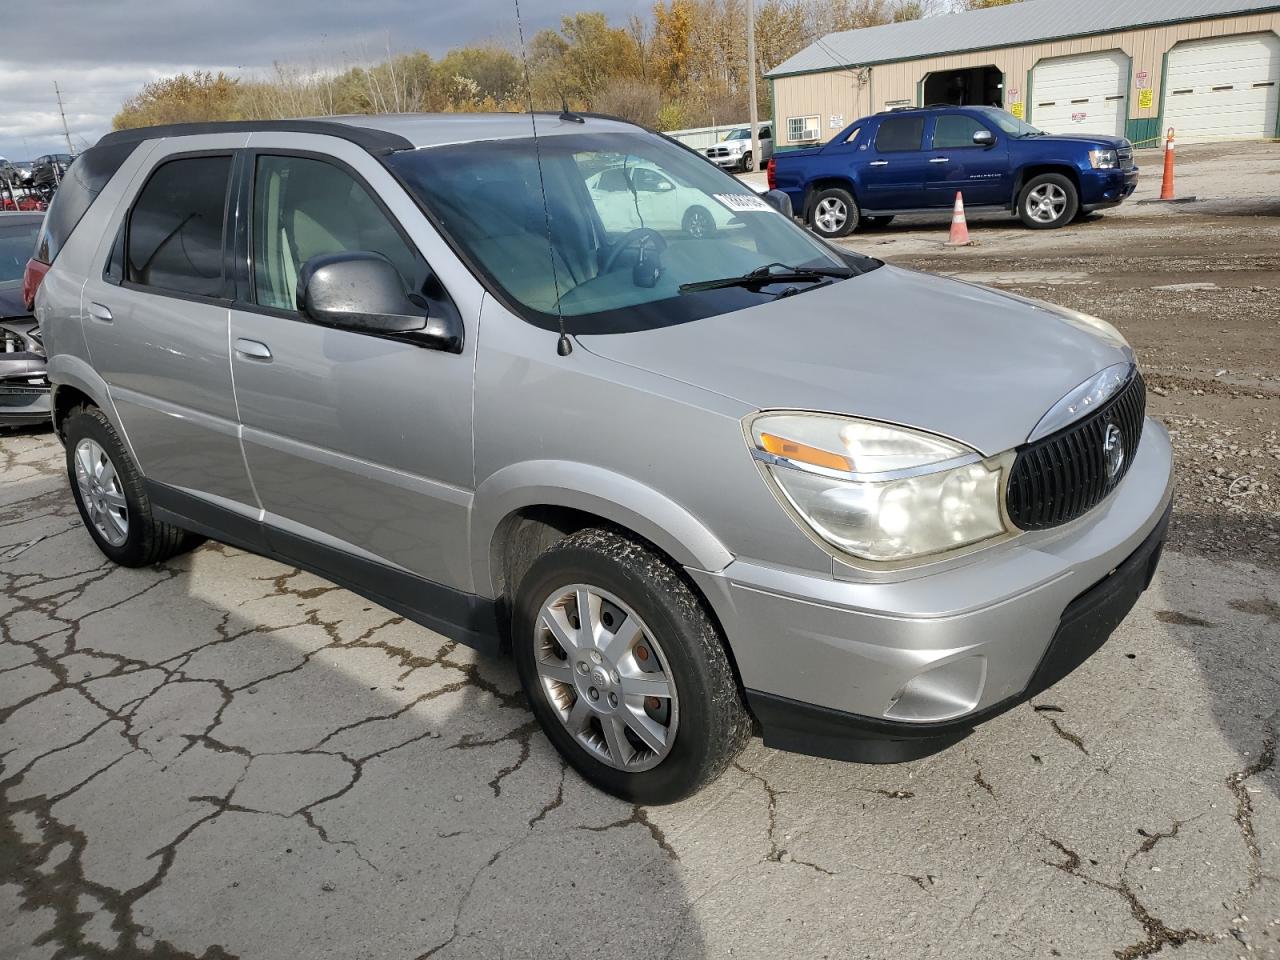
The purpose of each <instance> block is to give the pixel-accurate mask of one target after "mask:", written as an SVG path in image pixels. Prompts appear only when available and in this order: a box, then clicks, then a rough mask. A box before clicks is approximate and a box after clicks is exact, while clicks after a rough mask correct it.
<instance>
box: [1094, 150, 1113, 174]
mask: <svg viewBox="0 0 1280 960" xmlns="http://www.w3.org/2000/svg"><path fill="white" fill-rule="evenodd" d="M1089 162H1090V163H1091V164H1093V169H1095V170H1114V169H1115V168H1116V164H1117V163H1119V162H1120V158H1119V156H1118V155H1117V154H1116V152H1115V151H1114V150H1090V151H1089Z"/></svg>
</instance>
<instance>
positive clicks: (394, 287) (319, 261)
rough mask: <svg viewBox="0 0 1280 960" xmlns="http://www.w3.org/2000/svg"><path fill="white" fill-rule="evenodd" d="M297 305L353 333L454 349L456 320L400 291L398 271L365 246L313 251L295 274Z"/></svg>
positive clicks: (317, 319)
mask: <svg viewBox="0 0 1280 960" xmlns="http://www.w3.org/2000/svg"><path fill="white" fill-rule="evenodd" d="M298 306H299V307H300V308H301V310H302V311H303V312H304V313H305V314H306V315H307V316H308V317H310V318H311V319H312V320H314V321H315V322H316V323H319V324H323V325H324V326H326V327H336V328H338V329H340V330H350V331H352V332H353V333H366V334H369V335H371V336H382V337H395V338H397V339H404V340H409V341H412V342H414V343H421V344H422V345H423V346H430V347H435V348H436V349H439V350H450V351H455V352H456V351H457V350H459V349H460V348H461V345H462V331H461V330H460V329H458V326H457V323H456V320H454V319H453V318H449V317H434V316H430V315H428V313H427V309H426V307H425V306H419V305H418V304H416V303H414V302H413V300H411V299H409V295H408V294H407V293H405V289H404V280H403V279H402V278H401V276H400V272H399V271H398V270H397V269H396V268H395V267H393V266H392V265H391V261H389V260H388V259H387V258H386V257H384V256H382V255H381V254H379V253H371V252H369V251H366V250H352V251H348V252H343V253H328V254H322V255H320V256H316V257H312V258H311V259H310V260H308V261H307V262H306V263H304V264H303V265H302V269H301V270H300V271H299V274H298Z"/></svg>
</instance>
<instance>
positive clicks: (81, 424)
mask: <svg viewBox="0 0 1280 960" xmlns="http://www.w3.org/2000/svg"><path fill="white" fill-rule="evenodd" d="M63 437H64V440H65V442H66V449H67V478H68V480H69V481H70V483H71V493H72V496H73V497H75V501H76V507H77V508H79V510H80V519H81V520H83V521H84V525H85V528H86V529H87V530H88V531H89V535H90V536H91V537H93V542H94V543H96V544H97V545H98V549H99V550H101V551H102V552H103V553H104V554H105V555H106V556H107V558H108V559H109V560H112V561H114V562H115V563H118V564H120V565H121V566H122V567H146V566H150V565H151V564H155V563H160V562H161V561H163V560H167V559H169V558H170V557H172V556H174V555H175V554H178V553H181V552H183V551H184V550H189V549H191V548H192V547H194V546H195V545H196V544H197V543H199V542H200V539H201V538H200V537H197V536H196V535H194V534H191V533H188V532H187V531H186V530H182V529H179V528H178V527H175V526H173V525H172V524H168V523H163V522H161V521H159V520H156V519H155V517H154V515H153V514H152V512H151V502H150V500H149V499H148V498H147V492H146V488H145V487H144V486H143V483H142V477H141V475H140V474H139V473H138V468H137V466H136V465H135V464H134V462H133V458H132V457H130V456H129V452H128V451H127V450H126V449H125V446H124V443H123V442H121V440H120V437H119V435H118V434H117V433H116V430H115V427H113V426H112V425H111V421H110V420H108V419H107V417H106V415H105V414H104V413H103V412H102V411H101V410H99V409H98V408H97V407H91V406H86V407H77V408H76V409H75V410H72V411H71V413H70V414H68V416H67V419H66V422H65V424H64V427H63ZM77 461H79V463H78V462H77ZM91 470H92V472H93V473H94V476H93V478H92V479H90V478H88V477H87V474H88V473H90V472H91ZM95 482H96V485H95ZM89 498H96V502H93V503H91V502H89ZM95 517H96V518H97V519H95ZM113 517H114V518H115V519H112V518H113ZM121 522H122V523H123V526H121Z"/></svg>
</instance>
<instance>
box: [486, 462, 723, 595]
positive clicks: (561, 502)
mask: <svg viewBox="0 0 1280 960" xmlns="http://www.w3.org/2000/svg"><path fill="white" fill-rule="evenodd" d="M540 505H547V506H556V507H568V508H570V509H574V510H582V511H585V512H587V513H592V514H595V515H597V516H599V517H603V518H604V519H606V520H609V521H612V522H613V523H616V524H619V525H620V526H623V527H626V528H627V529H628V530H633V531H635V532H636V533H638V534H639V535H640V536H642V537H644V538H645V539H647V540H649V541H651V542H652V543H654V544H656V545H657V546H658V547H659V548H661V549H662V550H664V551H665V552H666V553H667V554H668V555H669V556H671V558H672V559H674V560H675V561H676V562H677V563H679V564H681V565H682V566H691V567H696V568H698V569H700V570H709V571H717V570H723V569H724V568H725V567H726V566H728V565H729V563H730V562H731V561H732V560H733V554H732V553H730V552H729V550H728V548H727V547H725V545H724V544H723V543H721V542H720V540H719V539H718V538H717V537H716V536H715V534H713V533H712V532H711V531H710V530H708V529H707V528H706V526H704V525H703V523H702V521H700V520H699V519H698V518H697V517H695V516H694V515H693V514H691V513H690V512H689V511H688V510H686V509H684V507H682V506H680V505H679V504H678V503H676V502H675V501H674V500H671V499H670V498H668V497H667V496H665V495H664V494H662V493H659V492H658V491H657V490H654V489H653V488H652V487H649V486H646V485H645V484H643V483H641V482H640V481H638V480H634V479H632V478H631V477H627V476H623V475H622V474H619V473H614V472H613V471H611V470H606V469H604V468H602V467H594V466H590V465H588V464H585V463H577V462H574V461H570V460H530V461H526V462H524V463H516V464H512V465H510V466H507V467H503V468H502V469H501V470H499V471H497V472H496V473H494V474H492V475H491V476H490V477H489V478H488V479H486V480H485V481H484V482H483V483H482V484H480V486H479V488H478V489H477V490H476V493H475V500H474V502H473V504H472V509H471V558H472V559H471V564H472V571H473V576H474V582H475V589H476V591H477V592H478V593H480V594H481V595H483V596H485V597H489V598H493V597H495V596H496V594H497V590H496V589H495V586H494V584H495V582H496V581H497V579H498V578H497V577H495V576H494V574H495V571H493V570H492V569H491V564H490V557H491V547H492V545H493V538H494V535H495V534H496V533H497V530H498V526H499V524H501V523H502V521H503V520H504V519H505V518H506V517H508V516H510V515H511V514H512V513H514V512H515V511H517V510H519V509H521V508H522V507H530V506H540Z"/></svg>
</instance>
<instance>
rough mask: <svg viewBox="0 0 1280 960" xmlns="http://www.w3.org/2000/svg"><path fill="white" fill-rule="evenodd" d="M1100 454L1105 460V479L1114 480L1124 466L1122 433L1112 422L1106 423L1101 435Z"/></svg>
mask: <svg viewBox="0 0 1280 960" xmlns="http://www.w3.org/2000/svg"><path fill="white" fill-rule="evenodd" d="M1102 456H1103V458H1104V459H1105V460H1106V462H1107V479H1108V480H1114V479H1115V478H1116V477H1118V476H1119V475H1120V468H1121V467H1123V466H1124V434H1122V433H1121V432H1120V428H1119V427H1117V426H1116V425H1115V424H1114V423H1108V424H1107V432H1106V433H1105V434H1103V436H1102Z"/></svg>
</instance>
